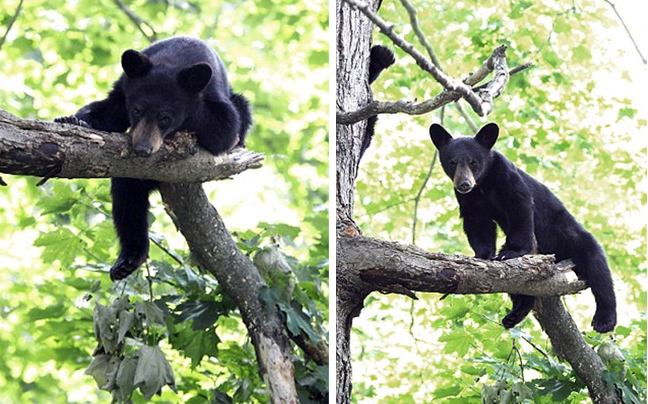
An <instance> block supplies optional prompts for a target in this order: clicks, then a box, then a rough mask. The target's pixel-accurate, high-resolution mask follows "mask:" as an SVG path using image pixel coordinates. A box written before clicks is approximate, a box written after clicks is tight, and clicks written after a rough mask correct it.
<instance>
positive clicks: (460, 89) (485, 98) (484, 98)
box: [344, 0, 508, 116]
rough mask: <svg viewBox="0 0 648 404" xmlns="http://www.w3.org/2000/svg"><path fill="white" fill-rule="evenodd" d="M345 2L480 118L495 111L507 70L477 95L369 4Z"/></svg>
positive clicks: (498, 73) (497, 66) (498, 72)
mask: <svg viewBox="0 0 648 404" xmlns="http://www.w3.org/2000/svg"><path fill="white" fill-rule="evenodd" d="M344 2H346V3H347V4H349V5H350V6H352V7H355V8H357V9H358V10H360V11H361V12H362V13H363V14H364V15H365V16H367V18H368V19H369V20H371V22H373V23H374V24H375V25H376V26H377V27H378V28H380V30H381V32H382V33H383V34H385V35H387V37H389V39H391V40H392V42H393V43H394V44H395V45H396V46H398V47H399V48H401V49H402V50H403V51H405V52H406V53H408V54H409V55H410V56H412V58H414V60H415V61H416V64H418V65H419V66H420V67H421V68H422V69H423V70H425V71H426V72H428V73H430V75H432V77H434V79H435V80H436V81H438V82H439V83H440V84H441V85H442V86H443V87H444V88H445V89H446V90H447V91H450V92H455V93H457V94H458V95H459V96H460V97H461V98H464V99H465V100H466V101H467V102H468V104H470V106H471V107H472V108H473V110H474V111H475V112H476V113H477V114H478V115H479V116H486V115H488V114H489V113H490V111H491V110H492V109H493V106H492V99H493V98H494V97H493V95H494V94H497V95H499V93H501V92H502V91H503V88H504V86H505V85H506V80H508V72H507V71H506V70H504V71H499V70H498V71H497V74H496V80H494V81H495V83H494V84H493V87H492V88H489V89H488V91H487V92H485V93H481V94H477V93H475V92H474V91H473V90H472V89H471V88H470V85H469V84H467V83H464V82H462V81H459V80H457V79H454V78H452V77H450V76H448V75H447V74H445V73H443V72H442V71H441V70H440V69H438V68H437V67H436V66H434V64H432V62H430V61H429V60H428V59H427V58H426V57H425V56H423V54H421V53H420V52H419V51H417V50H416V49H415V48H414V46H413V45H412V44H410V43H409V42H407V41H405V40H404V39H403V38H401V37H400V36H398V35H397V34H396V33H394V29H393V25H392V26H390V25H388V24H387V23H386V22H385V21H384V20H382V19H381V18H380V17H378V16H377V15H376V13H374V12H373V11H371V10H370V9H369V6H368V5H367V4H363V3H359V2H358V1H356V0H344ZM498 49H503V53H502V54H500V53H498V54H497V56H503V58H504V64H503V65H502V63H501V62H500V63H496V64H494V67H495V69H500V68H501V67H502V66H504V68H505V67H506V46H504V45H502V46H500V47H498V48H497V49H496V50H495V52H493V55H495V54H496V52H498ZM489 59H490V58H489Z"/></svg>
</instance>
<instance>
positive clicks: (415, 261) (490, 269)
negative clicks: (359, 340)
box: [337, 235, 587, 296]
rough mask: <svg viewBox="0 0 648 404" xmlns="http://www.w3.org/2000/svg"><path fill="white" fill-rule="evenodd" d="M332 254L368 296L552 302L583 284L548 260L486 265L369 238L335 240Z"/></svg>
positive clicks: (566, 265)
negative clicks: (506, 296)
mask: <svg viewBox="0 0 648 404" xmlns="http://www.w3.org/2000/svg"><path fill="white" fill-rule="evenodd" d="M337 251H338V254H339V255H340V256H343V257H344V261H345V266H346V267H347V269H348V270H350V271H353V272H354V273H355V274H356V276H357V278H358V280H360V281H361V284H363V289H365V293H369V292H372V291H382V292H394V293H401V294H403V292H404V291H410V292H413V291H418V292H436V293H444V294H445V293H453V294H481V293H504V292H505V293H511V294H519V295H529V296H556V295H565V294H570V293H577V292H579V291H581V290H583V289H585V288H587V284H586V283H585V282H584V281H581V280H579V279H578V277H577V276H576V274H575V273H574V272H573V271H572V269H573V267H574V265H573V264H572V263H571V261H562V262H559V263H557V264H554V259H553V256H546V255H527V256H524V257H521V258H517V259H513V260H508V261H488V260H481V259H477V258H470V257H465V256H461V255H450V254H441V253H431V252H427V251H424V250H422V249H420V248H418V247H415V246H412V245H406V244H399V243H395V242H391V241H384V240H379V239H374V238H369V237H363V236H357V237H348V236H341V235H338V241H337Z"/></svg>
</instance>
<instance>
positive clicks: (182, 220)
mask: <svg viewBox="0 0 648 404" xmlns="http://www.w3.org/2000/svg"><path fill="white" fill-rule="evenodd" d="M160 194H161V195H162V200H163V201H164V205H165V208H166V209H167V211H168V212H169V215H170V216H171V218H172V219H173V222H174V223H175V225H176V227H178V229H179V230H180V232H182V235H183V236H184V237H185V239H186V240H187V243H188V244H189V248H190V249H191V252H192V254H193V255H194V256H195V258H196V261H197V262H198V263H199V265H200V266H201V267H202V268H203V269H205V270H207V271H209V272H211V273H212V274H213V275H214V276H215V277H216V279H217V280H218V283H220V284H221V285H222V286H223V290H224V291H225V293H227V295H228V296H230V297H231V298H232V299H234V301H235V302H236V305H237V307H238V308H239V311H240V312H241V317H242V318H243V322H244V323H245V326H246V327H247V329H248V333H249V334H250V337H251V338H252V343H253V344H254V348H255V350H256V355H257V360H258V361H259V366H260V368H261V374H262V376H263V379H264V380H265V382H266V383H267V385H268V390H269V391H270V398H271V400H272V402H273V403H275V404H286V403H287V404H293V403H294V404H297V403H298V402H299V400H298V398H297V391H296V389H295V383H294V379H295V370H294V368H293V364H292V361H291V358H290V343H289V341H288V337H287V335H286V334H285V332H284V327H283V322H282V320H281V318H280V316H279V313H277V311H276V310H273V311H272V312H271V313H268V311H267V310H265V309H264V307H263V305H262V303H261V301H260V300H259V291H260V288H261V286H263V285H265V282H264V281H263V279H262V278H261V275H260V274H259V271H258V270H257V268H256V267H255V266H254V264H253V263H252V262H251V261H250V260H249V259H248V258H247V257H246V256H245V255H244V254H243V253H242V252H241V250H239V249H238V247H237V246H236V243H235V242H234V240H233V239H232V236H231V235H230V233H229V232H228V231H227V228H225V224H224V223H223V220H222V219H221V217H220V216H219V215H218V212H217V211H216V209H215V208H214V207H213V206H212V205H211V203H209V200H208V199H207V196H206V195H205V192H204V191H203V189H202V184H167V183H163V184H161V187H160Z"/></svg>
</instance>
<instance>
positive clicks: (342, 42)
mask: <svg viewBox="0 0 648 404" xmlns="http://www.w3.org/2000/svg"><path fill="white" fill-rule="evenodd" d="M371 7H372V9H373V10H376V9H377V8H378V0H374V1H373V2H372V6H371ZM372 30H373V25H372V24H371V22H370V21H369V20H368V19H366V18H364V17H363V16H362V15H361V14H360V12H359V11H358V10H352V9H351V7H349V6H348V5H347V4H346V3H344V2H343V1H342V0H338V1H337V2H336V33H337V72H336V75H337V91H336V107H337V109H338V110H339V111H350V110H355V109H357V108H359V107H362V106H363V105H365V104H367V103H368V102H369V101H370V89H369V81H368V77H369V50H370V46H371V35H372ZM366 126H367V123H366V121H362V122H359V123H357V124H354V125H336V148H335V151H336V162H337V163H336V180H337V187H336V192H337V193H336V228H337V232H338V234H352V235H353V234H358V232H359V231H358V228H357V226H356V225H355V223H354V221H353V203H354V201H353V198H354V192H355V180H356V177H357V175H358V163H359V159H360V146H361V144H362V137H363V134H364V131H365V129H366ZM337 263H338V265H337V267H336V283H337V285H336V291H337V293H336V298H337V300H336V305H337V306H336V307H337V311H336V316H337V318H336V325H337V327H336V364H337V369H336V370H337V384H336V389H337V390H336V394H337V400H336V403H337V404H347V403H349V402H350V398H351V374H352V372H351V350H350V335H351V325H352V321H353V317H355V316H357V315H358V313H359V312H360V309H361V308H362V301H363V300H364V298H365V296H366V294H364V293H363V292H362V291H358V290H356V286H355V285H357V284H358V283H356V279H347V277H346V275H347V272H346V267H345V265H344V259H343V257H339V256H338V261H337Z"/></svg>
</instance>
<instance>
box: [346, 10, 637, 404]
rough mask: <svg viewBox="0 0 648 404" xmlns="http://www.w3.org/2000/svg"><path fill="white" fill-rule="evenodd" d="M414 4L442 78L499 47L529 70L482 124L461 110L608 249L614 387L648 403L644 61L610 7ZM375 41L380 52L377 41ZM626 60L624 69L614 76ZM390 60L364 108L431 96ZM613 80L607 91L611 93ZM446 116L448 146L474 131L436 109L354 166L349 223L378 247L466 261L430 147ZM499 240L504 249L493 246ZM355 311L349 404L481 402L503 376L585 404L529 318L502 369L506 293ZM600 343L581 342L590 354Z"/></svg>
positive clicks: (420, 79) (575, 303) (391, 126)
mask: <svg viewBox="0 0 648 404" xmlns="http://www.w3.org/2000/svg"><path fill="white" fill-rule="evenodd" d="M412 3H413V5H414V6H415V8H416V9H417V11H418V16H419V19H420V22H421V26H422V27H423V29H424V31H425V32H426V34H427V35H428V39H429V41H430V43H432V44H433V47H434V50H435V52H436V54H437V56H438V59H439V60H440V62H441V64H442V67H443V68H444V70H445V71H446V72H447V73H448V74H450V75H452V76H454V77H457V78H462V77H465V76H467V75H468V73H469V72H471V71H473V70H475V69H476V68H477V67H478V66H479V65H480V64H481V63H482V62H483V60H484V59H485V58H486V57H487V56H488V55H489V54H490V53H491V52H492V50H493V49H494V48H495V47H496V46H497V45H499V44H502V43H503V44H506V45H508V55H507V56H508V58H507V59H508V63H509V67H511V68H512V67H514V66H516V65H519V64H522V63H524V62H527V61H530V62H532V63H533V64H534V66H533V68H532V69H530V70H527V71H525V72H522V73H520V74H517V75H515V76H513V77H511V79H510V81H509V83H508V85H507V88H506V90H505V92H504V93H503V94H502V96H500V97H499V98H498V99H496V100H495V103H494V111H493V112H492V113H491V115H489V116H488V118H487V120H486V119H481V118H479V117H477V116H476V115H475V114H473V113H472V112H470V111H469V113H468V115H469V116H470V118H471V119H472V120H474V121H475V122H476V123H477V126H481V125H483V124H484V123H485V122H487V121H495V122H497V123H498V124H499V125H500V127H501V128H502V131H501V133H500V138H499V140H498V142H497V144H496V146H495V147H496V149H497V150H498V151H500V152H502V153H503V154H505V155H506V156H507V157H508V158H509V159H510V160H511V161H513V162H514V163H515V164H516V165H518V166H519V167H521V168H522V169H524V170H525V171H526V172H528V173H529V174H531V175H533V176H534V177H535V178H537V179H539V180H541V181H542V182H543V183H545V184H547V185H548V186H549V187H550V188H551V189H552V191H553V192H554V193H556V195H558V196H559V198H560V199H561V200H562V201H563V203H564V204H565V205H566V206H567V207H568V209H569V210H570V211H571V212H572V213H573V214H574V216H575V217H576V218H577V219H578V220H579V221H580V222H581V223H583V224H584V226H585V227H586V228H587V229H588V230H589V231H590V232H592V233H593V234H594V236H595V237H596V238H597V239H598V240H599V242H600V243H601V244H602V245H603V247H604V248H605V250H606V254H607V256H608V259H609V262H610V265H611V268H612V271H613V274H614V277H615V285H616V286H617V293H618V301H619V318H620V324H621V325H620V326H619V327H617V329H616V332H615V337H616V339H617V342H616V343H617V345H618V346H619V348H620V350H621V352H622V353H623V354H624V356H625V357H626V359H627V362H626V363H627V365H628V366H629V371H628V373H627V374H626V377H625V379H620V378H619V377H617V379H615V382H614V384H615V385H617V387H618V388H620V389H625V388H627V389H628V390H627V397H631V396H632V397H639V398H640V399H641V400H645V397H646V382H645V379H646V373H645V363H646V362H645V351H646V332H645V330H646V318H645V312H646V294H645V282H644V281H643V280H644V279H645V270H646V239H645V232H646V227H645V226H646V222H645V221H637V220H636V218H637V217H643V216H642V215H643V214H644V211H645V203H646V198H645V192H644V191H645V190H644V189H643V188H642V186H641V183H642V182H645V172H646V170H645V164H646V163H645V152H646V148H645V147H646V143H645V140H641V138H640V136H638V135H639V133H640V132H641V131H642V130H644V131H645V128H646V117H645V115H641V113H640V111H638V110H637V109H636V106H635V105H634V104H633V102H636V101H633V100H631V99H630V98H629V97H628V95H627V94H628V93H629V91H631V88H632V85H633V84H632V83H633V75H632V73H631V69H632V64H633V62H636V63H637V65H638V62H639V60H638V58H637V56H636V53H633V52H634V49H632V45H631V43H629V42H627V37H626V36H625V33H624V32H623V30H622V29H621V30H619V27H618V24H617V22H616V21H615V19H614V18H615V17H614V15H613V14H612V13H610V10H609V8H608V5H607V4H606V3H605V2H601V3H582V2H576V3H569V4H565V3H564V2H543V3H538V2H527V1H521V2H508V1H490V2H486V3H484V2H479V1H476V0H470V1H467V2H463V3H461V4H460V5H450V4H447V3H444V2H442V1H437V0H421V1H418V0H417V1H412ZM379 14H380V15H381V17H382V18H383V19H385V20H386V21H389V22H391V23H394V24H395V25H394V29H395V30H397V31H398V33H399V34H402V35H403V36H404V37H405V39H406V40H408V41H409V42H410V43H412V44H415V45H417V47H418V48H419V50H422V48H421V47H420V46H418V42H417V39H416V37H415V35H414V33H413V32H412V30H411V29H410V27H409V16H408V15H407V13H406V12H405V10H404V9H403V8H402V6H401V5H400V3H399V2H390V3H387V2H384V3H383V4H382V7H381V9H380V12H379ZM615 30H616V31H615ZM374 39H375V42H377V43H381V42H382V43H383V44H385V45H387V46H391V45H390V43H389V41H388V40H387V39H386V38H385V37H384V36H381V35H380V34H379V33H378V32H377V31H376V33H375V37H374ZM392 48H394V47H393V46H392ZM624 52H627V57H628V58H629V62H628V63H626V64H623V65H620V64H619V63H618V58H619V57H620V56H624ZM395 53H396V60H397V61H396V64H395V65H393V66H392V67H390V68H389V69H388V70H387V71H385V72H384V73H383V74H382V75H381V77H380V78H379V79H378V81H377V82H375V83H374V84H373V85H372V87H373V91H374V98H375V99H379V100H389V101H393V100H397V99H401V98H406V99H416V100H419V101H422V100H425V99H429V98H431V97H433V96H434V95H436V94H437V93H438V92H439V91H441V86H440V85H439V84H438V83H435V82H434V81H433V79H432V78H431V77H429V75H428V74H426V73H425V72H422V71H421V69H420V68H418V66H416V65H415V63H414V62H413V61H412V60H411V58H410V57H409V56H408V55H406V54H404V53H403V52H401V51H400V50H399V49H397V48H396V49H395ZM593 55H596V57H593ZM624 60H628V59H624ZM603 66H605V68H604V67H603ZM637 67H638V66H637ZM637 70H639V68H637ZM602 71H605V72H606V73H605V74H602V73H601V72H602ZM609 83H614V90H612V91H609V89H608V88H607V87H608V86H606V84H609ZM635 85H636V83H635ZM626 91H628V92H626ZM464 105H466V104H464ZM466 109H468V110H470V108H469V107H467V106H466ZM441 116H443V118H441ZM441 119H443V124H444V126H445V127H446V128H448V129H449V131H450V132H451V133H453V134H454V135H457V136H459V135H472V132H471V130H470V128H469V127H468V125H467V123H466V121H465V118H464V117H463V116H462V115H461V114H460V113H459V112H458V110H457V108H455V107H454V106H447V107H446V108H445V109H444V114H443V115H441V114H440V111H437V112H435V113H433V114H430V115H425V116H417V117H412V116H405V115H383V116H381V118H380V120H379V122H378V125H377V128H376V135H375V137H374V139H373V142H372V146H371V148H369V150H368V151H367V152H366V154H365V156H364V157H363V160H362V163H361V167H360V173H359V176H358V181H357V188H356V205H355V206H356V216H355V219H356V222H357V223H358V225H359V226H360V228H362V229H363V232H364V233H365V234H367V235H370V236H373V237H379V238H385V239H390V240H396V241H400V242H415V244H417V245H418V246H420V247H422V248H425V249H426V250H430V251H441V252H447V253H457V254H464V255H472V254H473V252H472V250H471V249H470V246H469V245H468V243H467V241H466V238H465V236H464V234H463V231H462V228H461V221H460V218H459V212H458V209H457V204H456V200H455V197H454V195H453V192H452V186H451V183H450V181H449V180H448V179H447V177H446V176H445V173H443V170H442V169H441V167H440V166H439V164H438V159H435V157H434V147H433V145H432V144H431V142H430V139H429V135H428V130H427V128H428V127H429V126H430V124H431V123H432V122H439V121H440V120H441ZM428 173H431V174H430V176H429V178H428ZM421 189H422V193H421V198H420V200H419V201H418V210H417V211H416V212H415V206H416V203H415V202H416V201H415V197H416V196H417V194H418V192H419V191H420V190H421ZM414 220H417V223H416V224H417V226H416V234H413V224H414V223H413V222H414ZM499 240H500V244H501V242H502V241H501V240H502V235H501V234H500V236H499ZM565 301H566V304H567V306H568V307H569V309H570V312H571V313H572V315H573V317H574V319H575V321H576V322H577V324H578V325H579V327H580V328H581V329H582V330H586V331H587V330H590V326H589V322H590V320H591V316H592V315H593V309H592V307H593V304H594V302H593V299H592V298H591V294H590V293H589V292H584V293H582V294H580V295H579V296H578V297H573V296H569V297H566V298H565ZM366 303H367V304H366V305H365V309H363V312H362V316H361V317H360V318H359V319H357V320H354V329H353V331H354V333H355V335H356V337H357V338H358V345H355V344H354V346H357V348H354V350H353V353H354V355H355V358H354V361H353V363H354V399H355V400H357V402H359V403H362V402H379V403H396V402H397V403H408V402H421V401H434V402H440V403H441V402H444V403H452V402H468V401H470V402H472V400H474V401H479V400H480V397H481V391H482V389H481V388H480V386H479V384H480V383H484V384H485V385H487V386H496V391H503V390H502V388H501V387H503V384H501V381H502V380H503V381H504V382H506V385H507V388H506V389H504V390H505V391H509V392H510V391H512V389H513V386H515V385H519V384H520V383H522V384H524V385H525V386H526V387H527V388H529V389H531V391H532V393H533V400H534V402H573V403H579V402H584V401H586V400H587V399H588V396H587V392H586V390H585V389H584V386H583V385H582V384H581V383H580V382H576V378H575V376H574V374H573V372H572V370H571V369H570V368H569V366H566V365H565V364H564V363H563V362H561V361H560V360H559V359H551V360H550V359H549V358H550V357H551V349H550V347H549V343H548V341H547V339H546V336H544V335H543V334H542V331H541V330H540V328H539V327H538V325H537V323H536V322H535V321H534V320H533V319H531V318H529V319H527V320H525V321H524V322H523V323H522V324H521V325H520V326H519V328H520V329H523V330H525V331H526V332H528V338H527V339H528V340H529V341H531V343H532V344H533V345H530V344H529V343H527V342H526V340H523V341H522V342H521V343H520V344H518V349H520V355H517V357H518V360H515V361H509V360H507V359H508V358H509V354H510V351H511V344H512V342H511V340H512V338H513V339H515V338H516V337H515V335H514V333H513V332H506V331H504V330H503V329H502V327H501V325H500V324H499V321H500V320H501V318H502V317H503V316H504V315H505V314H506V309H505V308H506V307H507V306H508V307H510V302H509V300H508V298H507V297H506V296H504V295H491V296H450V297H448V298H447V299H445V300H443V301H439V300H438V296H434V295H425V294H423V295H420V296H419V300H418V301H416V302H409V301H407V300H406V299H405V298H403V297H401V296H380V297H378V296H370V298H369V299H367V302H366ZM385 324H389V326H385ZM404 330H408V331H409V332H405V331H404ZM588 335H589V332H588ZM597 338H601V339H597ZM604 338H607V337H591V338H590V343H591V344H593V345H597V344H599V343H601V342H603V341H604V340H605V339H604ZM534 346H535V347H540V348H542V351H543V352H545V353H547V356H545V355H544V354H543V353H541V352H540V351H539V350H537V349H536V348H535V347H534ZM520 357H521V358H522V364H523V366H524V369H525V370H524V372H523V373H521V372H520V369H519V362H520V361H519V358H520ZM396 358H397V360H396ZM516 367H517V370H515V368H516ZM501 369H504V370H506V371H505V372H504V371H503V370H501ZM514 370H515V371H514ZM522 375H525V379H524V380H525V381H524V382H523V378H522V377H521V376H522ZM421 380H424V381H426V382H425V383H421ZM432 380H433V381H434V382H433V383H428V381H432ZM635 381H638V382H635ZM623 386H625V387H623ZM525 391H526V390H525ZM520 394H521V393H520ZM624 394H626V393H624ZM522 396H524V395H522Z"/></svg>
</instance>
